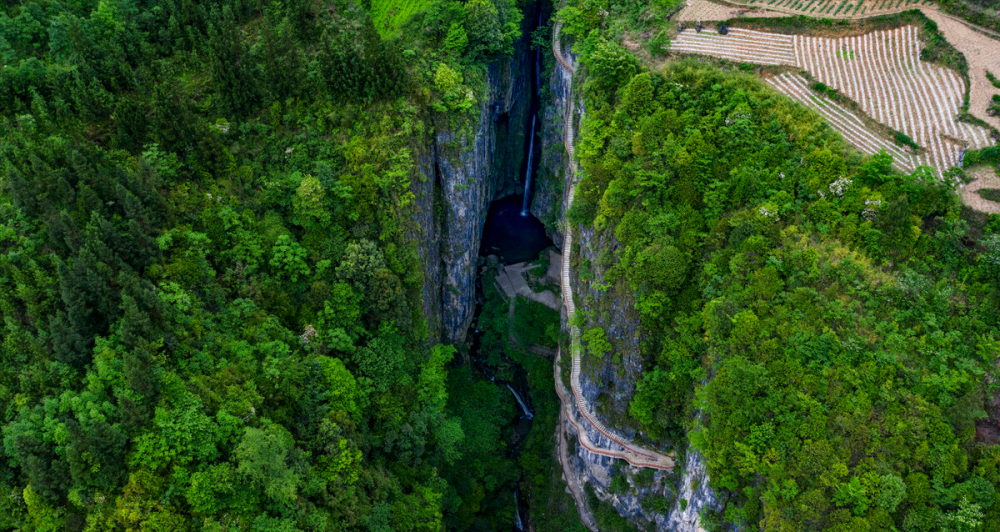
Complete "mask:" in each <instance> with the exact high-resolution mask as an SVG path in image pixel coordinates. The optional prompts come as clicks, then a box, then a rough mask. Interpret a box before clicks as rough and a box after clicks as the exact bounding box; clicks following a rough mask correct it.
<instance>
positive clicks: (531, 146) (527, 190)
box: [521, 111, 538, 216]
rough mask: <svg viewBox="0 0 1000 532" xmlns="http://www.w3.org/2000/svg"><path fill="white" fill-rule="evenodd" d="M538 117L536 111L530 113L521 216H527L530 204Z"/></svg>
mask: <svg viewBox="0 0 1000 532" xmlns="http://www.w3.org/2000/svg"><path fill="white" fill-rule="evenodd" d="M537 119H538V112H537V111H535V114H533V115H531V132H530V133H529V134H530V135H531V139H530V140H529V141H528V165H527V167H528V169H527V170H525V174H524V203H523V204H521V216H527V215H528V212H530V211H529V210H528V207H530V206H531V166H532V165H531V161H533V160H534V158H535V121H536V120H537Z"/></svg>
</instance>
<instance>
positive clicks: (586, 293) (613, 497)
mask: <svg viewBox="0 0 1000 532" xmlns="http://www.w3.org/2000/svg"><path fill="white" fill-rule="evenodd" d="M554 70H555V71H554V72H553V74H552V76H551V78H550V80H549V89H550V91H551V94H552V96H551V100H550V103H549V105H548V107H547V108H546V109H545V110H544V112H545V121H544V122H543V124H544V125H543V129H542V133H543V152H542V153H543V158H542V167H543V170H541V171H540V172H539V181H540V182H539V186H538V187H537V188H536V199H535V202H534V203H533V205H532V212H533V213H534V214H535V216H537V217H538V218H539V219H541V220H542V221H543V222H545V223H546V228H550V227H551V231H552V234H550V236H551V237H552V238H553V240H554V241H556V242H557V244H558V245H561V241H562V237H561V236H562V235H561V231H562V229H561V228H562V227H564V224H565V223H566V222H565V220H564V212H565V209H566V207H567V205H565V197H564V195H563V192H564V190H565V188H564V187H565V184H566V169H565V168H566V161H565V160H564V159H565V157H566V155H565V154H566V152H565V150H564V149H563V148H562V142H563V132H564V131H565V130H564V127H566V124H565V122H566V120H567V117H566V108H567V103H568V101H569V99H570V98H574V99H575V101H574V109H575V111H576V115H575V116H573V117H569V118H568V119H569V120H571V121H572V122H573V123H574V124H575V126H574V127H575V131H576V132H577V137H578V138H579V136H580V134H581V132H580V127H579V124H580V122H581V118H582V114H583V113H584V112H585V110H584V106H583V101H582V98H581V97H580V95H579V94H578V93H577V92H576V91H575V90H573V89H574V87H573V86H572V85H571V83H570V81H571V80H570V79H569V75H568V74H567V73H566V72H565V71H564V70H563V69H558V68H557V69H554ZM546 176H547V179H546ZM546 181H548V182H547V183H546ZM556 187H558V189H559V190H558V193H557V194H558V195H556V193H554V190H555V188H556ZM550 218H551V219H554V220H555V221H554V222H553V223H552V224H551V225H550V223H549V219H550ZM577 234H578V235H579V236H578V237H577V238H576V240H575V244H576V245H579V249H578V250H575V251H574V252H573V253H574V254H575V255H576V259H575V260H576V261H577V262H576V263H575V265H574V269H573V274H574V275H576V276H577V277H576V278H574V279H573V286H574V287H575V289H576V290H577V293H576V298H577V299H576V301H577V305H578V308H579V309H581V310H584V311H586V312H588V313H589V316H590V319H589V320H588V322H587V325H586V326H587V327H594V326H597V327H600V328H601V329H603V330H604V332H605V334H606V335H607V338H608V340H609V341H610V342H611V344H612V345H613V347H614V353H615V355H609V356H605V357H604V358H602V359H596V358H595V357H586V358H585V359H584V364H583V371H582V373H581V376H580V385H581V390H580V391H581V393H582V394H583V395H584V396H585V397H586V398H587V399H588V401H590V403H591V404H592V405H593V407H594V409H595V411H596V412H597V414H598V416H600V417H601V418H602V420H603V421H604V422H605V424H606V425H608V426H609V427H614V428H615V429H616V430H618V432H619V433H621V434H622V435H623V436H625V437H627V438H630V439H631V438H634V437H635V436H636V434H635V431H634V430H632V429H630V428H629V427H627V426H624V425H623V424H621V423H620V422H619V421H620V420H624V419H625V418H626V416H627V412H628V407H629V403H630V402H631V400H632V396H633V394H634V393H635V387H636V383H637V382H638V380H639V378H641V376H642V371H643V363H642V356H641V352H640V344H641V341H642V334H641V332H640V327H639V314H638V311H636V310H635V301H634V299H633V297H632V294H631V292H630V291H629V290H628V289H627V288H624V289H623V288H621V287H618V288H615V287H612V288H611V289H609V290H603V289H600V290H599V289H598V287H599V286H601V285H604V284H605V283H606V282H607V279H606V275H605V274H606V272H607V270H608V269H609V267H610V266H611V264H612V263H611V258H612V257H613V256H614V254H615V252H616V251H617V249H618V245H619V244H618V242H617V240H616V239H615V238H614V236H613V235H603V234H598V233H597V232H595V231H594V230H593V228H592V227H580V228H578V229H577ZM574 247H575V246H574ZM612 284H613V283H612ZM568 430H570V431H572V430H574V429H572V428H569V429H568ZM588 435H589V437H590V439H591V441H593V442H595V443H600V444H602V445H606V446H611V447H613V444H610V442H608V441H607V440H606V439H604V438H603V436H601V435H600V434H599V433H598V432H597V431H596V430H590V431H589V432H588ZM572 441H574V447H573V453H572V457H571V460H570V461H569V470H568V471H564V473H565V474H567V475H573V476H574V477H576V479H577V480H578V481H579V483H581V484H584V483H585V484H589V485H590V486H591V487H592V488H593V490H594V492H595V494H596V495H597V497H598V498H599V499H601V500H602V501H605V502H608V503H610V504H611V505H612V506H614V508H615V509H616V510H617V511H618V513H619V514H620V515H621V516H622V517H625V518H626V519H628V520H629V521H631V522H632V523H634V524H636V525H637V527H638V528H640V529H644V528H646V527H647V526H649V525H652V526H653V527H654V528H655V529H656V530H661V531H670V532H703V531H704V528H702V523H701V519H700V515H699V514H700V512H701V511H702V510H704V509H710V510H718V509H719V505H720V502H719V500H718V498H717V497H716V495H715V493H714V491H713V490H712V488H711V486H710V485H709V479H708V473H707V469H706V467H705V460H704V457H703V456H702V455H701V454H700V453H698V452H697V451H695V450H694V449H688V450H687V454H686V455H685V457H684V460H683V463H682V464H679V466H680V467H679V468H678V470H677V471H675V472H673V473H666V472H660V471H657V472H655V473H653V475H652V478H651V479H650V478H649V474H648V473H645V474H643V471H644V470H643V468H635V467H631V466H629V465H628V464H627V463H625V462H618V463H616V462H615V461H613V460H612V459H610V458H607V457H604V456H600V455H597V454H594V453H591V452H589V451H588V450H587V449H585V448H583V447H582V446H580V445H579V444H576V443H575V438H573V440H572ZM685 444H686V442H682V443H681V445H682V446H683V445H685ZM615 475H621V476H623V478H624V479H625V483H624V484H623V483H621V482H617V483H613V482H612V479H613V478H614V476H615Z"/></svg>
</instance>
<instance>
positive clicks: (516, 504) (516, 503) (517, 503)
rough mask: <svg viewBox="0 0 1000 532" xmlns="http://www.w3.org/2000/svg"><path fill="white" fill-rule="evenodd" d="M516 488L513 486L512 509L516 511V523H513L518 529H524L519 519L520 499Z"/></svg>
mask: <svg viewBox="0 0 1000 532" xmlns="http://www.w3.org/2000/svg"><path fill="white" fill-rule="evenodd" d="M519 499H520V496H519V493H518V489H517V488H514V511H515V513H517V523H515V524H514V526H515V527H517V529H518V530H524V522H523V521H521V501H520V500H519Z"/></svg>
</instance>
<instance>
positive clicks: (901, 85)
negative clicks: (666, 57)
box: [671, 26, 992, 174]
mask: <svg viewBox="0 0 1000 532" xmlns="http://www.w3.org/2000/svg"><path fill="white" fill-rule="evenodd" d="M671 49H672V50H673V51H676V52H682V53H694V54H701V55H709V56H713V57H719V58H724V59H729V60H733V61H740V62H746V63H755V64H764V65H788V66H795V67H798V68H802V69H804V70H806V71H807V72H809V74H811V75H812V77H813V78H815V79H816V80H817V81H820V82H822V83H824V84H825V85H827V86H828V87H831V88H833V89H836V90H838V91H840V93H841V94H843V95H844V96H846V97H847V98H850V99H851V100H853V101H855V102H857V103H858V105H859V107H860V109H861V110H862V111H863V112H864V113H865V114H866V115H868V116H869V117H871V118H872V119H874V120H876V121H878V122H879V123H881V124H884V125H886V126H888V127H890V128H892V129H895V130H897V131H900V132H902V133H904V134H906V135H907V136H909V137H910V138H912V139H913V140H914V141H915V142H916V143H917V144H919V145H920V146H921V147H922V148H924V153H923V154H921V155H920V156H919V157H917V158H916V159H915V160H914V163H915V164H926V165H929V166H932V167H934V168H936V169H937V170H938V173H939V174H942V173H943V171H944V170H946V169H947V168H949V167H951V166H954V165H957V164H958V163H959V161H960V158H961V153H962V151H963V150H964V149H966V148H981V147H985V146H989V145H992V142H991V140H990V137H989V134H988V131H987V130H986V129H985V128H982V127H979V126H974V125H971V124H967V123H964V122H959V121H958V115H959V112H960V110H961V106H962V100H963V98H964V95H965V87H966V83H965V81H964V80H963V79H962V78H961V76H959V75H958V74H957V73H956V72H954V71H951V70H949V69H946V68H942V67H938V66H934V65H931V64H929V63H926V62H923V61H921V60H920V43H919V42H918V40H917V28H916V27H913V26H905V27H902V28H896V29H893V30H886V31H878V32H872V33H868V34H864V35H859V36H853V37H843V38H836V39H830V38H824V37H805V36H798V35H796V36H790V35H782V34H775V33H765V32H759V31H750V30H737V29H733V30H730V32H729V35H719V34H717V33H714V32H706V31H703V32H701V33H700V34H699V33H695V32H693V31H685V32H683V33H681V34H680V35H678V37H677V38H676V39H674V42H673V44H672V47H671ZM792 81H793V80H791V79H783V80H780V81H778V84H779V85H775V86H776V88H779V90H780V88H781V87H782V86H784V87H786V88H788V89H789V91H788V92H786V91H783V92H786V93H788V94H789V95H790V96H792V97H793V98H795V99H797V100H799V101H802V100H803V98H802V97H801V95H800V97H798V98H796V96H795V95H794V94H792V93H791V88H792V85H789V84H786V85H781V84H782V83H786V82H787V83H791V82H792ZM804 103H805V102H804ZM827 108H829V106H827ZM830 112H833V111H832V110H831V111H830ZM855 118H858V117H855ZM851 123H854V122H853V121H851ZM841 132H842V133H845V137H847V138H848V140H849V141H851V142H852V144H855V145H856V146H857V147H858V149H860V150H861V151H864V152H867V153H871V152H872V150H877V149H878V147H877V144H876V143H874V142H873V141H872V140H871V139H868V140H867V141H866V140H864V139H862V138H860V137H857V136H854V137H851V136H848V135H847V134H846V132H845V131H843V130H842V131H841ZM859 144H860V145H859ZM899 164H900V167H901V168H902V167H907V166H908V163H905V162H903V161H900V163H899Z"/></svg>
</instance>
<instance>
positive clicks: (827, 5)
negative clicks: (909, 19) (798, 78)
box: [735, 0, 934, 18]
mask: <svg viewBox="0 0 1000 532" xmlns="http://www.w3.org/2000/svg"><path fill="white" fill-rule="evenodd" d="M735 3H738V4H745V5H747V6H752V7H765V8H767V9H773V10H778V11H784V12H787V13H794V14H798V15H809V16H813V17H827V18H853V17H862V16H864V17H870V16H872V15H885V14H889V13H898V12H899V11H905V10H907V9H914V8H917V7H922V6H931V5H934V3H933V2H932V1H931V0H745V1H742V2H735Z"/></svg>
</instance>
